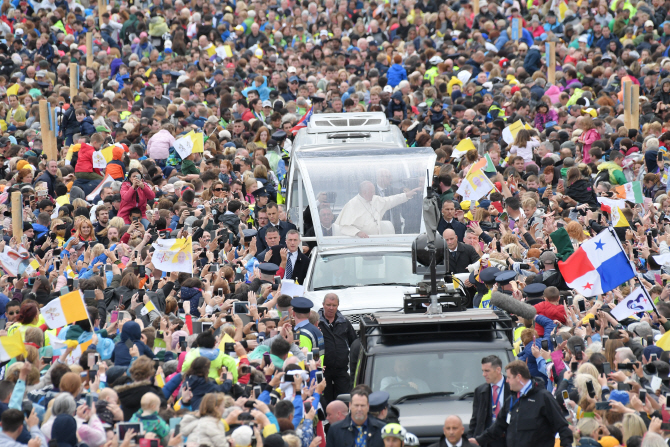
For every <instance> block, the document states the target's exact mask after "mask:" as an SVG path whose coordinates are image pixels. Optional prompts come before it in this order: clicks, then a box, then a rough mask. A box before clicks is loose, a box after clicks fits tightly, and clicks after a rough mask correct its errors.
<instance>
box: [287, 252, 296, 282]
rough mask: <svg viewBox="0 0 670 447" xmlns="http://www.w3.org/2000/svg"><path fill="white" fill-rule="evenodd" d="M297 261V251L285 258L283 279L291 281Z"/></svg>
mask: <svg viewBox="0 0 670 447" xmlns="http://www.w3.org/2000/svg"><path fill="white" fill-rule="evenodd" d="M297 261H298V250H296V251H294V252H293V253H291V252H289V253H288V255H287V256H286V268H285V269H284V279H293V269H294V267H295V263H296V262H297Z"/></svg>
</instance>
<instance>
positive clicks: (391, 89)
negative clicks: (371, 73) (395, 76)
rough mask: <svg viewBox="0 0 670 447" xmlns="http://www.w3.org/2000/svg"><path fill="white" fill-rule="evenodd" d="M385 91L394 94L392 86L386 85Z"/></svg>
mask: <svg viewBox="0 0 670 447" xmlns="http://www.w3.org/2000/svg"><path fill="white" fill-rule="evenodd" d="M384 91H385V92H386V93H393V87H391V86H390V85H385V86H384Z"/></svg>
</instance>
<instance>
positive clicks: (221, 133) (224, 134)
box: [219, 129, 232, 140]
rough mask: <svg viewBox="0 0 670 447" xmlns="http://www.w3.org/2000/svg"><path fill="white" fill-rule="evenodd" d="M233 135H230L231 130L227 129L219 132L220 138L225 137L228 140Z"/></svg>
mask: <svg viewBox="0 0 670 447" xmlns="http://www.w3.org/2000/svg"><path fill="white" fill-rule="evenodd" d="M231 137H232V136H231V135H230V132H228V131H227V130H225V129H224V130H222V131H221V132H219V138H221V139H223V138H225V139H226V140H230V139H231Z"/></svg>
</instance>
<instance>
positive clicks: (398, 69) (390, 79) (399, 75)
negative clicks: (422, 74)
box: [386, 64, 407, 87]
mask: <svg viewBox="0 0 670 447" xmlns="http://www.w3.org/2000/svg"><path fill="white" fill-rule="evenodd" d="M386 78H387V84H388V85H390V86H391V87H395V86H397V85H398V84H400V81H406V80H407V70H405V67H403V66H402V65H400V64H393V65H391V67H390V68H389V69H388V71H387V72H386Z"/></svg>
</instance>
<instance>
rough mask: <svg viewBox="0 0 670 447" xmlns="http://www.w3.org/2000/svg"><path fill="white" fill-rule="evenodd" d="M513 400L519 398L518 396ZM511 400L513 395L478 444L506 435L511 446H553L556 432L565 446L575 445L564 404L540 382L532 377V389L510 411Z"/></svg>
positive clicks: (478, 438) (479, 437)
mask: <svg viewBox="0 0 670 447" xmlns="http://www.w3.org/2000/svg"><path fill="white" fill-rule="evenodd" d="M514 399H515V401H516V397H515V398H514ZM511 400H512V396H510V397H508V398H507V399H505V404H504V405H503V407H502V408H501V409H500V413H499V414H498V418H497V419H496V422H495V423H494V424H493V425H492V426H490V427H489V428H488V429H487V430H486V431H485V432H484V433H483V434H481V435H480V436H477V438H476V439H477V443H478V444H479V445H484V444H488V443H490V442H491V441H495V440H496V439H500V438H501V437H502V436H505V437H506V439H507V446H508V447H554V445H555V439H556V433H558V434H559V437H560V438H561V446H562V447H566V446H569V445H572V441H573V438H572V431H571V430H570V427H569V426H568V422H567V421H566V420H565V417H564V416H563V414H562V412H561V407H560V406H559V405H558V402H556V399H554V396H552V395H551V393H550V392H549V391H547V390H546V388H544V384H543V383H542V382H541V381H535V380H533V385H532V386H531V388H530V389H529V390H528V392H527V393H526V394H525V395H524V396H521V397H520V398H519V400H518V402H516V403H515V405H514V407H513V408H512V410H511V412H510V404H511ZM508 414H509V415H510V421H509V424H508V423H507V415H508Z"/></svg>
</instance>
